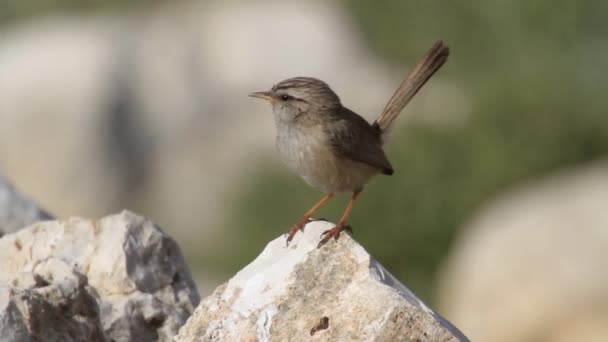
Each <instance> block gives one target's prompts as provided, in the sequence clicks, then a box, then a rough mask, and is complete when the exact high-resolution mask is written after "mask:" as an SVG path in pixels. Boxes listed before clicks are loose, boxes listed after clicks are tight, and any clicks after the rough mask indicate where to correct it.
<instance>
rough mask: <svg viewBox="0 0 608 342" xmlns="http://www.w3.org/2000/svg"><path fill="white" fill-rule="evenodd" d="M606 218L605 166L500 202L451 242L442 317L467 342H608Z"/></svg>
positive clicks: (441, 300)
mask: <svg viewBox="0 0 608 342" xmlns="http://www.w3.org/2000/svg"><path fill="white" fill-rule="evenodd" d="M607 209H608V163H606V162H603V163H597V164H595V165H589V166H586V167H582V168H577V169H575V170H570V171H568V172H562V173H560V174H557V175H552V176H550V177H547V178H546V179H544V180H541V181H536V182H533V183H529V184H526V185H525V186H523V187H521V188H519V189H517V190H513V191H512V192H510V193H509V194H505V195H503V196H501V198H499V199H497V200H496V201H494V202H493V203H491V204H489V205H488V206H487V207H486V208H483V209H482V210H481V211H480V212H479V213H478V214H477V215H476V216H475V217H474V219H473V220H472V221H471V222H470V223H469V224H468V225H467V226H466V227H465V229H464V230H463V231H462V233H461V235H460V236H459V238H458V239H457V240H456V242H455V244H454V247H453V249H452V253H451V255H450V256H449V258H448V259H447V262H446V263H445V265H444V266H443V271H442V272H441V277H440V287H439V289H440V290H439V303H440V305H441V309H442V311H443V312H445V313H446V314H447V315H449V316H450V317H454V321H455V323H456V324H458V326H459V327H460V328H462V329H463V330H464V331H465V332H466V333H467V335H468V336H470V337H471V339H472V340H474V341H494V342H507V341H546V342H562V341H598V342H599V341H608V325H607V324H606V322H608V272H606V260H608V210H607ZM496 322H500V323H499V324H497V323H496Z"/></svg>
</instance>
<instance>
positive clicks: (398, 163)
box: [0, 0, 608, 302]
mask: <svg viewBox="0 0 608 342" xmlns="http://www.w3.org/2000/svg"><path fill="white" fill-rule="evenodd" d="M153 3H157V4H163V5H167V4H168V3H169V2H168V1H161V0H157V1H154V2H153ZM339 5H341V6H343V8H344V10H345V11H346V13H347V14H348V15H349V16H350V18H351V19H352V21H353V23H354V24H355V25H356V27H357V28H358V30H359V31H360V33H361V34H362V36H363V37H364V38H365V40H366V42H367V44H369V46H370V47H371V49H372V51H374V53H375V54H376V55H377V56H380V58H382V59H383V60H384V61H385V62H386V63H387V64H388V65H390V66H392V67H394V68H397V69H403V61H404V60H407V61H414V60H415V59H417V58H418V57H419V56H421V55H422V53H423V52H424V51H426V49H428V48H429V47H430V46H431V45H432V43H433V42H434V41H435V40H437V39H443V40H444V41H445V42H447V44H448V45H449V46H450V47H451V52H452V54H451V56H450V59H449V62H448V63H447V65H446V66H445V67H444V68H443V69H442V70H441V71H440V72H439V73H438V74H437V76H436V77H437V78H442V79H444V80H448V81H450V82H451V83H452V84H456V85H457V86H458V88H459V89H460V91H461V92H462V96H463V97H465V98H466V102H467V111H466V113H464V115H465V116H464V117H459V118H458V120H449V118H450V113H451V110H452V109H451V108H449V107H447V108H441V111H442V116H443V117H444V118H447V119H446V120H444V122H439V123H437V122H432V121H428V120H413V121H411V122H408V123H407V124H406V125H403V126H401V129H399V130H398V132H395V133H394V136H393V139H392V141H391V143H390V144H389V145H388V147H387V150H388V155H389V158H390V159H391V161H392V163H393V165H394V167H395V169H396V173H395V175H393V176H392V177H378V178H377V179H375V180H374V181H373V182H372V183H371V184H370V185H369V186H368V187H367V188H366V190H365V192H364V193H363V194H362V196H361V197H360V201H359V202H358V203H357V205H356V207H355V210H354V211H353V214H352V216H351V219H350V223H351V224H352V226H353V228H354V230H355V238H356V239H357V240H358V241H359V242H360V243H361V244H362V245H363V246H365V247H366V248H367V249H368V250H369V251H370V253H371V254H373V255H374V256H376V257H377V258H378V259H379V261H380V262H381V263H382V264H384V265H385V266H386V267H387V268H388V269H389V270H391V272H392V273H394V274H395V275H396V276H397V277H398V278H399V279H400V280H401V281H403V282H404V283H405V284H406V285H407V286H408V287H410V288H411V289H412V290H413V291H414V292H416V293H417V294H418V295H419V296H420V297H421V298H423V299H425V300H426V301H429V302H433V291H434V284H435V277H436V272H437V268H438V265H439V264H440V262H441V261H442V259H443V258H444V257H445V256H446V254H447V252H448V251H449V248H450V244H451V242H452V241H453V238H454V236H455V234H456V233H457V230H458V229H459V227H461V226H462V225H463V224H464V223H465V222H466V221H467V220H468V219H470V217H471V215H473V213H475V212H476V211H477V210H478V209H480V207H481V206H482V205H483V204H484V203H487V202H488V201H489V200H491V199H493V198H495V196H497V195H498V194H501V193H503V192H504V191H506V190H507V189H509V188H510V187H512V186H514V185H517V184H522V183H524V182H527V181H530V180H532V179H535V178H537V177H540V176H543V175H547V174H549V173H552V172H554V171H556V170H559V169H563V168H567V167H571V166H575V165H578V164H583V163H587V162H590V161H593V160H597V159H601V158H606V156H607V155H608V115H607V114H608V113H606V108H608V96H606V94H607V93H608V86H607V85H606V82H605V76H606V72H607V70H608V45H607V44H606V38H607V37H608V20H606V14H607V13H608V2H606V1H599V0H584V1H564V0H558V1H547V0H543V1H528V0H503V1H489V2H488V1H480V0H469V1H458V2H446V1H437V0H426V1H400V0H387V1H364V0H343V1H341V2H339ZM142 6H150V2H144V1H138V0H131V1H102V0H94V1H93V0H91V1H74V0H65V1H62V0H48V1H35V0H29V1H17V0H8V1H6V0H5V1H2V2H1V3H0V24H1V25H4V24H8V23H13V22H16V21H19V20H24V19H29V18H32V17H34V16H35V15H37V14H40V13H44V12H46V11H49V10H57V9H62V10H67V11H81V12H84V13H86V12H88V11H100V10H103V11H108V12H122V11H124V10H125V9H128V10H133V9H138V8H141V7H142ZM277 81H278V80H277ZM430 83H433V80H431V82H430ZM361 86H362V87H370V86H373V85H361ZM425 90H426V91H428V88H425ZM425 90H423V92H425ZM387 96H388V94H387ZM427 96H429V97H430V98H433V93H432V92H431V91H429V93H428V94H427ZM437 101H439V99H438V100H437ZM347 105H348V104H347ZM382 105H383V104H382V103H379V104H378V108H379V109H380V107H381V106H382ZM406 112H407V110H406ZM408 114H409V115H412V113H411V111H410V112H407V114H406V115H408ZM460 114H462V113H460ZM266 157H267V158H260V161H259V164H258V165H252V169H251V170H250V171H249V172H248V175H247V177H244V178H242V179H240V180H239V184H238V185H239V187H238V188H239V189H240V190H239V191H238V192H236V193H235V194H234V195H233V196H234V198H235V199H236V202H235V204H234V205H232V207H233V210H232V211H231V212H230V214H229V215H228V216H229V217H228V219H227V220H225V222H224V223H223V224H222V225H223V226H222V227H220V228H221V229H220V230H221V231H222V232H223V233H222V234H221V236H220V241H218V242H217V243H215V244H214V246H215V248H206V249H197V248H195V247H194V248H191V247H193V246H196V245H197V241H196V238H193V239H192V240H189V241H183V242H182V244H183V245H185V250H186V255H187V258H188V261H189V263H190V264H191V265H193V267H194V268H197V267H198V266H199V264H200V265H202V266H204V268H205V269H208V270H214V271H216V272H218V273H220V274H224V275H225V277H226V278H228V277H229V276H230V275H232V274H233V273H234V272H236V271H237V270H239V269H241V268H242V267H243V266H244V265H245V264H246V263H248V262H249V261H251V260H252V259H253V258H254V257H255V256H256V255H257V254H258V253H259V252H260V251H261V249H262V248H263V246H265V244H266V243H267V242H268V241H269V240H270V239H273V238H275V237H276V236H277V235H278V234H279V233H281V232H282V231H279V230H278V229H279V228H281V229H284V230H285V231H286V230H287V229H288V228H289V227H290V226H291V225H292V224H293V223H294V222H295V221H296V220H297V219H298V218H299V217H300V216H301V215H302V214H303V213H304V212H305V211H306V210H307V209H308V208H309V207H310V206H312V204H313V203H315V202H316V201H317V200H318V199H319V198H320V197H321V196H322V194H320V193H318V192H317V191H315V190H312V189H309V188H308V186H307V185H305V184H304V183H303V182H302V181H301V180H299V179H298V178H297V176H294V175H292V174H290V173H288V171H287V170H286V169H285V168H284V167H282V166H281V165H280V163H279V162H278V158H277V157H276V156H275V155H271V154H269V155H268V156H266ZM346 202H347V198H346V197H342V198H339V199H336V200H334V201H333V202H332V203H331V204H330V205H328V206H327V207H326V208H325V209H323V210H322V212H321V213H320V214H319V216H320V217H325V218H327V219H329V220H332V221H335V220H337V219H338V218H339V216H340V215H341V213H342V210H343V209H344V207H345V205H346ZM143 214H145V215H147V216H149V217H151V218H154V213H146V212H144V213H143ZM188 246H189V247H190V248H189V247H188Z"/></svg>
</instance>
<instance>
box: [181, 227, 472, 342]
mask: <svg viewBox="0 0 608 342" xmlns="http://www.w3.org/2000/svg"><path fill="white" fill-rule="evenodd" d="M330 227H332V224H331V223H328V222H314V223H310V224H308V225H307V226H306V229H305V232H304V233H299V234H297V235H296V237H295V239H294V240H293V242H292V244H291V245H290V246H289V248H287V247H286V246H285V238H284V237H279V238H277V239H276V240H274V241H272V242H270V243H269V244H268V246H266V248H265V249H264V251H263V252H262V253H261V254H260V255H259V256H258V257H257V258H256V259H255V260H254V261H253V262H252V263H251V264H249V265H248V266H247V267H245V268H244V269H242V270H241V271H240V272H238V273H237V274H236V275H235V276H234V277H233V278H232V279H231V280H230V281H229V282H228V283H226V284H224V285H221V286H220V287H218V288H217V289H216V290H215V292H214V293H213V294H212V295H211V296H209V297H207V298H206V299H204V300H203V301H202V302H201V304H200V305H199V306H198V307H197V309H196V311H195V312H194V314H193V315H192V317H191V318H190V319H189V320H188V322H187V323H186V324H185V325H184V326H183V327H182V328H181V329H180V332H179V334H178V336H177V337H176V339H175V340H176V341H180V342H186V341H308V340H327V341H459V340H460V341H467V339H466V337H465V336H464V335H463V334H462V333H461V332H460V331H458V329H456V328H455V327H454V326H452V325H451V324H450V323H449V322H447V321H446V320H445V319H443V318H442V317H441V316H439V315H438V314H437V313H436V312H434V311H433V310H431V309H429V308H428V307H427V306H426V305H425V304H424V303H423V302H422V301H420V300H419V299H418V298H416V296H415V295H414V294H413V293H411V292H410V291H409V290H408V289H407V288H406V287H405V286H403V285H402V284H401V283H400V282H399V281H398V280H397V279H395V278H394V277H393V276H392V275H391V274H390V273H389V272H388V271H387V270H386V269H384V268H383V267H382V265H380V264H379V263H378V262H377V261H376V260H374V258H373V257H371V256H370V255H369V254H368V253H367V252H366V251H365V250H364V249H363V248H362V247H361V246H360V245H358V244H357V243H356V242H355V241H354V240H353V239H352V238H350V236H348V235H346V234H344V235H342V237H341V238H340V240H339V241H338V242H337V243H334V241H330V242H329V243H328V244H327V245H325V246H324V247H323V248H320V249H317V248H316V245H317V243H318V241H319V235H320V234H321V232H323V231H324V230H326V229H328V228H330Z"/></svg>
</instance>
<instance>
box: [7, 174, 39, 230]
mask: <svg viewBox="0 0 608 342" xmlns="http://www.w3.org/2000/svg"><path fill="white" fill-rule="evenodd" d="M50 218H51V215H49V214H48V213H47V212H46V211H44V210H42V209H40V208H39V207H38V205H36V203H34V202H33V201H32V200H31V199H29V198H27V197H26V196H24V195H22V194H21V193H20V192H19V191H17V190H16V189H15V187H14V186H13V185H12V184H11V183H10V182H9V181H8V180H6V178H4V176H2V175H1V174H0V237H1V236H2V235H4V234H7V233H11V232H14V231H17V230H19V229H21V228H23V227H25V226H27V225H29V224H32V223H34V222H37V221H42V220H48V219H50Z"/></svg>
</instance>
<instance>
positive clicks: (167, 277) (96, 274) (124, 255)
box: [0, 211, 199, 341]
mask: <svg viewBox="0 0 608 342" xmlns="http://www.w3.org/2000/svg"><path fill="white" fill-rule="evenodd" d="M0 286H4V287H5V288H4V292H3V293H2V294H1V296H2V298H1V299H2V300H0V324H1V325H2V326H0V331H2V332H6V333H7V334H8V333H11V334H13V335H14V336H30V337H31V338H34V337H36V336H47V335H46V334H47V333H52V334H51V335H48V336H55V337H56V339H49V340H56V341H71V340H74V341H84V340H86V341H105V340H108V341H109V340H115V341H152V340H155V341H156V340H158V341H169V340H170V339H171V337H172V336H173V335H175V333H176V332H177V330H178V329H179V327H180V326H181V325H182V324H183V323H184V322H185V321H186V319H187V318H188V316H189V315H190V314H191V313H192V311H193V310H194V307H195V306H196V304H197V303H198V302H199V296H198V293H197V290H196V287H195V285H194V282H193V281H192V278H191V276H190V272H189V270H188V268H187V266H186V264H185V262H184V260H183V258H182V256H181V253H180V251H179V247H178V246H177V244H176V242H175V241H174V240H173V239H171V238H170V237H169V236H167V235H166V234H165V233H163V232H162V231H161V230H160V229H159V228H158V227H156V226H155V225H154V224H153V223H152V222H150V221H148V220H145V219H144V218H142V217H140V216H137V215H134V214H132V213H130V212H126V211H125V212H122V213H121V214H118V215H113V216H108V217H106V218H103V219H101V220H99V221H92V220H85V219H81V218H71V219H68V220H66V221H47V222H42V223H38V224H35V225H32V226H30V227H28V228H25V229H22V230H20V231H19V232H17V233H13V234H9V235H6V236H4V237H3V238H1V239H0ZM9 287H10V288H9ZM20 303H25V304H20ZM32 305H34V306H32ZM30 307H31V308H34V309H35V310H34V309H28V308H30ZM37 308H38V309H37ZM15 310H18V312H17V311H15ZM28 310H29V311H28ZM56 315H59V316H60V317H62V319H63V320H65V321H66V322H67V323H65V322H63V321H59V323H61V324H56V326H55V327H54V326H53V325H52V324H51V323H48V325H46V323H45V324H43V325H40V324H38V323H37V322H53V319H55V318H54V317H55V316H56ZM17 316H19V319H15V318H14V317H17ZM55 320H56V319H55ZM64 323H65V324H64ZM74 331H76V332H77V333H78V334H76V335H74V334H75V333H74ZM19 334H21V335H19ZM24 334H25V335H24ZM53 334H54V335H53ZM13 335H4V334H2V335H1V336H3V337H4V336H13ZM17 340H20V339H17Z"/></svg>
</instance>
